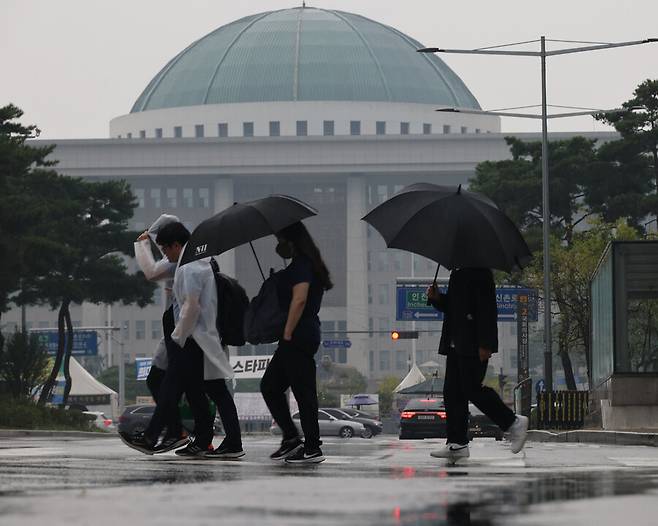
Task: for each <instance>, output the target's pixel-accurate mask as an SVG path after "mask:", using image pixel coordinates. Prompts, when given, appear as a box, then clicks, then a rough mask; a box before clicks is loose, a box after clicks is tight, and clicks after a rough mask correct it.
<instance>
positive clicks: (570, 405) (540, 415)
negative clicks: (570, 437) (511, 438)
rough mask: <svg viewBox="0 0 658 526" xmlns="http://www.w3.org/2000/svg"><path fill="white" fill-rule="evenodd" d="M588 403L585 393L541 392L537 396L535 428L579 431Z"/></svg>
mask: <svg viewBox="0 0 658 526" xmlns="http://www.w3.org/2000/svg"><path fill="white" fill-rule="evenodd" d="M588 402H589V392H587V391H541V392H540V393H538V395H537V428H538V429H580V428H581V427H583V423H584V421H585V416H586V415H587V407H588Z"/></svg>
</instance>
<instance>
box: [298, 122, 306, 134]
mask: <svg viewBox="0 0 658 526" xmlns="http://www.w3.org/2000/svg"><path fill="white" fill-rule="evenodd" d="M307 135H308V121H297V137H306V136H307Z"/></svg>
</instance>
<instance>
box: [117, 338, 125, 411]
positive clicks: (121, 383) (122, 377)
mask: <svg viewBox="0 0 658 526" xmlns="http://www.w3.org/2000/svg"><path fill="white" fill-rule="evenodd" d="M125 405H126V364H125V363H124V356H123V336H121V341H120V342H119V414H120V415H121V414H123V410H124V408H125Z"/></svg>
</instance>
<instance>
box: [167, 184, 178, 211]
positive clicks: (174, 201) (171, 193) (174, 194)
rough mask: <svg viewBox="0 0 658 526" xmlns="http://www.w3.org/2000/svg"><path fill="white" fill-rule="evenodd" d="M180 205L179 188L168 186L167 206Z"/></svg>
mask: <svg viewBox="0 0 658 526" xmlns="http://www.w3.org/2000/svg"><path fill="white" fill-rule="evenodd" d="M177 206H178V190H177V189H176V188H167V207H168V208H176V207H177Z"/></svg>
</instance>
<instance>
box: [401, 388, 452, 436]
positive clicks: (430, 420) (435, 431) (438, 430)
mask: <svg viewBox="0 0 658 526" xmlns="http://www.w3.org/2000/svg"><path fill="white" fill-rule="evenodd" d="M445 437H446V410H445V407H444V405H443V400H441V399H439V398H414V399H413V400H409V402H407V405H406V406H405V408H404V410H403V411H402V413H400V440H404V439H409V438H445Z"/></svg>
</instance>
